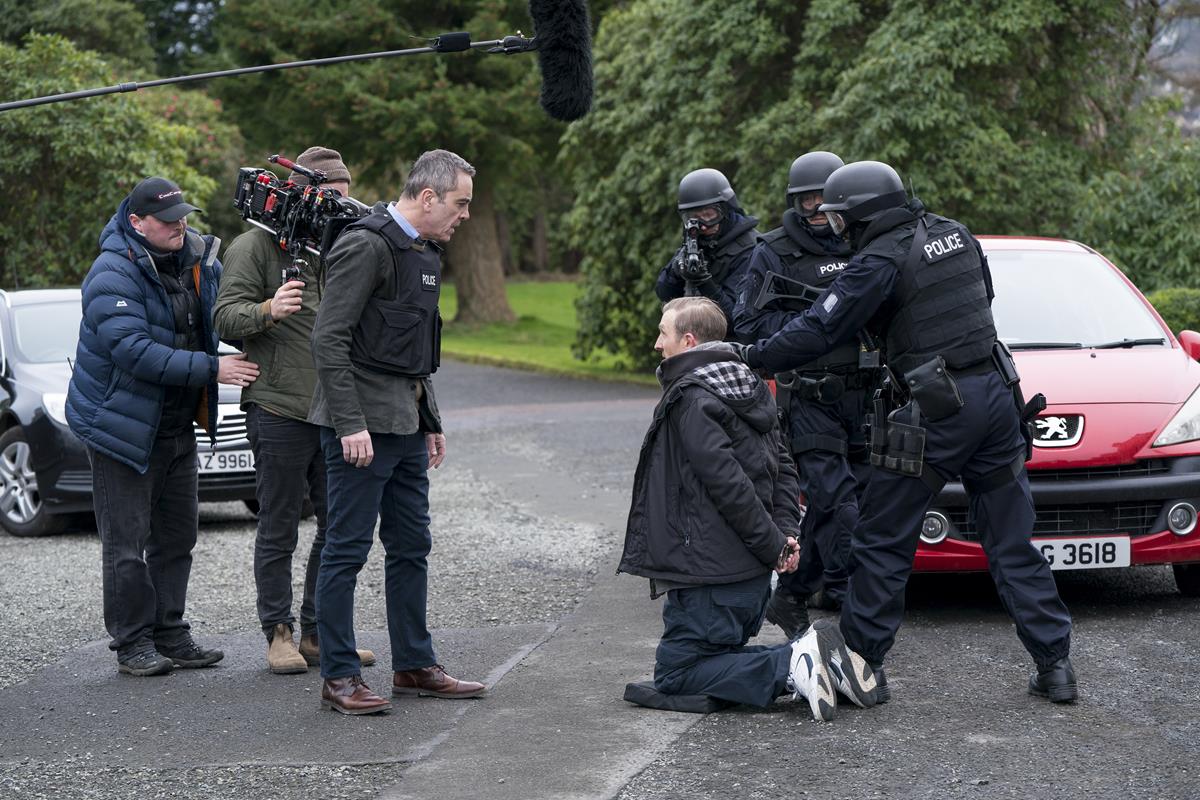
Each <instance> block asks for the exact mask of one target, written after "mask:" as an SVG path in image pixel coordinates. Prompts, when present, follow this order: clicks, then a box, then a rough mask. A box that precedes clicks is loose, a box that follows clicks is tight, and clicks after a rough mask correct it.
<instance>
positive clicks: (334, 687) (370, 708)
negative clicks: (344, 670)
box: [321, 675, 392, 715]
mask: <svg viewBox="0 0 1200 800" xmlns="http://www.w3.org/2000/svg"><path fill="white" fill-rule="evenodd" d="M321 706H322V707H323V708H328V709H329V710H331V711H340V712H341V713H343V714H350V715H356V714H375V713H378V712H380V711H391V710H392V704H391V702H390V701H388V700H384V699H383V698H382V697H380V696H379V695H377V694H375V693H374V692H372V691H371V688H370V687H369V686H367V685H366V684H365V683H363V679H362V676H360V675H351V676H350V677H348V678H326V679H325V681H324V682H323V683H322V684H321Z"/></svg>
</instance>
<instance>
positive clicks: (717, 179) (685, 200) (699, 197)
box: [679, 169, 737, 211]
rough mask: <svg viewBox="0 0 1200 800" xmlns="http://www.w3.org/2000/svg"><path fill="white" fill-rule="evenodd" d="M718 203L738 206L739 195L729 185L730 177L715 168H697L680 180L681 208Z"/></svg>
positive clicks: (684, 209) (683, 209)
mask: <svg viewBox="0 0 1200 800" xmlns="http://www.w3.org/2000/svg"><path fill="white" fill-rule="evenodd" d="M717 203H728V204H729V205H730V206H732V207H734V208H736V207H737V195H735V194H734V193H733V187H732V186H730V185H729V178H726V177H725V175H724V173H722V172H720V171H718V170H715V169H697V170H693V171H692V172H689V173H688V174H687V175H684V176H683V180H681V181H680V182H679V210H680V211H686V210H687V209H689V208H701V207H702V206H712V205H716V204H717Z"/></svg>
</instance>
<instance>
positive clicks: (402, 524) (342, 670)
mask: <svg viewBox="0 0 1200 800" xmlns="http://www.w3.org/2000/svg"><path fill="white" fill-rule="evenodd" d="M321 446H322V447H323V448H324V450H325V467H326V474H327V478H328V487H329V524H328V527H327V528H326V530H325V548H324V549H323V550H322V551H321V571H320V575H319V576H318V578H317V630H318V632H319V636H320V640H321V675H322V676H323V677H326V678H344V677H346V676H348V675H358V674H360V672H361V669H362V665H361V664H360V663H359V660H358V654H357V653H356V652H355V640H354V587H355V586H356V584H357V582H358V573H359V571H360V570H361V569H362V568H363V565H364V564H366V563H367V554H368V553H370V551H371V544H372V543H373V542H374V540H375V522H376V520H378V521H379V541H380V542H382V543H383V549H384V553H385V556H384V595H385V599H386V603H387V618H388V637H389V638H390V640H391V647H392V669H393V670H395V671H397V672H403V671H406V670H411V669H421V668H423V667H428V666H432V665H433V664H436V663H437V657H436V656H435V655H434V652H433V640H432V638H431V637H430V635H429V628H428V627H427V625H426V622H425V602H426V599H427V589H428V584H429V576H428V566H427V557H428V556H429V550H430V548H431V546H432V539H431V538H430V535H429V476H428V474H427V471H428V466H429V453H428V451H427V450H426V449H425V435H424V434H422V433H411V434H406V435H396V434H380V433H372V434H371V446H372V448H373V449H374V451H375V458H374V460H373V461H371V464H370V466H368V467H363V468H359V467H355V466H353V465H351V464H348V463H346V460H345V459H344V458H342V443H341V440H340V439H338V437H337V436H336V435H335V434H334V432H333V429H332V428H322V429H321Z"/></svg>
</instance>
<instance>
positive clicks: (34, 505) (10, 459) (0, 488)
mask: <svg viewBox="0 0 1200 800" xmlns="http://www.w3.org/2000/svg"><path fill="white" fill-rule="evenodd" d="M0 525H3V526H4V529H5V530H6V531H8V532H9V533H11V534H12V535H13V536H45V535H47V534H50V533H58V532H59V531H61V530H62V529H63V528H64V527H65V520H64V519H63V518H62V517H59V516H55V515H54V514H51V513H50V512H49V511H47V510H46V506H45V504H44V503H43V502H42V495H41V492H39V491H38V484H37V475H36V474H35V473H34V471H33V469H32V468H31V467H30V466H29V443H28V442H26V441H25V431H24V430H23V429H22V428H21V427H19V426H16V427H12V428H9V429H8V430H6V431H5V432H4V434H3V435H0Z"/></svg>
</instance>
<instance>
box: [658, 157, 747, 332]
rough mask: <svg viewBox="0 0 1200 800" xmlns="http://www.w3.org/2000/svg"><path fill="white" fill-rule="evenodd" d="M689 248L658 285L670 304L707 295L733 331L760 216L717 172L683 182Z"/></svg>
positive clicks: (681, 205)
mask: <svg viewBox="0 0 1200 800" xmlns="http://www.w3.org/2000/svg"><path fill="white" fill-rule="evenodd" d="M678 208H679V215H680V216H681V217H682V218H683V244H682V245H681V246H680V248H679V250H678V252H676V253H675V256H674V257H673V258H672V259H671V260H670V262H668V263H667V265H666V266H665V267H663V269H662V272H660V273H659V275H658V283H657V284H656V285H655V287H654V292H655V294H657V295H658V299H659V300H662V301H663V302H664V303H665V302H667V301H668V300H674V299H675V298H676V297H684V296H686V295H702V296H704V297H707V298H709V299H710V300H713V301H715V302H716V304H717V305H718V306H720V307H721V310H722V311H723V312H725V320H726V323H727V324H729V325H730V330H732V320H733V308H734V305H735V304H736V303H737V296H738V288H739V286H740V285H741V282H742V277H743V276H744V275H745V273H746V267H748V266H749V264H750V256H751V254H753V252H754V246H755V245H756V244H757V243H758V233H757V232H756V231H755V230H754V229H755V228H756V227H757V226H758V218H757V217H751V216H748V215H747V214H746V212H745V211H743V210H742V209H741V207H740V206H739V205H738V201H737V195H736V194H735V193H734V191H733V187H732V186H731V185H730V184H729V179H728V178H726V177H725V175H724V174H723V173H721V172H719V171H718V170H715V169H698V170H694V171H692V172H689V173H688V174H687V175H684V176H683V180H681V181H680V182H679V203H678Z"/></svg>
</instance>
